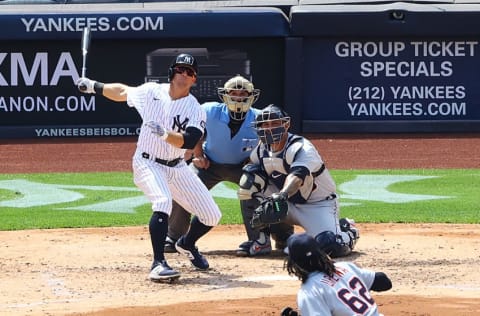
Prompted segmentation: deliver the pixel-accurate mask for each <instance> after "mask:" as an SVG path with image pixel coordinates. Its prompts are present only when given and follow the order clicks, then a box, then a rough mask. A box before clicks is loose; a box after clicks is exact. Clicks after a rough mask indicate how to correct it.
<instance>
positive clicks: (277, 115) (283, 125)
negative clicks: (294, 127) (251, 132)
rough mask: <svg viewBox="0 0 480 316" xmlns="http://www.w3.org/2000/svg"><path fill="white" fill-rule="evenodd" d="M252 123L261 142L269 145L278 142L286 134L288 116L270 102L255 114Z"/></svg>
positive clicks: (288, 121) (288, 125)
mask: <svg viewBox="0 0 480 316" xmlns="http://www.w3.org/2000/svg"><path fill="white" fill-rule="evenodd" d="M277 121H278V122H279V123H277ZM274 122H275V123H274ZM253 124H254V126H255V129H256V130H257V135H258V137H259V138H260V140H261V141H262V143H264V144H268V145H270V144H275V143H278V142H280V141H281V140H282V138H283V137H284V135H286V134H287V131H288V128H289V127H290V117H289V116H288V114H287V113H286V112H285V111H283V110H282V109H280V108H279V107H277V106H275V105H273V104H270V105H269V106H267V107H266V108H264V109H263V110H262V112H260V113H259V114H258V115H257V117H256V118H255V122H254V123H253ZM265 124H266V125H265Z"/></svg>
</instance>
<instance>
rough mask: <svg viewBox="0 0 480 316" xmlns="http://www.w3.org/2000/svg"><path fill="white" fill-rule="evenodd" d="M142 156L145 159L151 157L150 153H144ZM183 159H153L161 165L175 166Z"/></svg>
mask: <svg viewBox="0 0 480 316" xmlns="http://www.w3.org/2000/svg"><path fill="white" fill-rule="evenodd" d="M142 157H143V158H145V159H150V154H148V153H142ZM182 160H183V159H182V158H180V157H179V158H176V159H173V160H163V159H160V158H155V159H153V161H155V162H156V163H159V164H161V165H164V166H168V167H175V166H176V165H178V164H179V163H180V161H182Z"/></svg>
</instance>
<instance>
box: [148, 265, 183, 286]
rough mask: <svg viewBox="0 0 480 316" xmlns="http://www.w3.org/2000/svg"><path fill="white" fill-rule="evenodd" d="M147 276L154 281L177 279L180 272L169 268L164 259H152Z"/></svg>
mask: <svg viewBox="0 0 480 316" xmlns="http://www.w3.org/2000/svg"><path fill="white" fill-rule="evenodd" d="M148 277H149V278H150V280H152V281H154V282H160V281H168V280H172V279H178V278H179V277H180V272H178V271H176V270H173V269H172V268H170V266H169V265H168V264H167V261H165V260H162V261H154V262H153V264H152V269H151V270H150V274H149V275H148Z"/></svg>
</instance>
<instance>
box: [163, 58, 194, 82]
mask: <svg viewBox="0 0 480 316" xmlns="http://www.w3.org/2000/svg"><path fill="white" fill-rule="evenodd" d="M177 66H178V68H179V69H183V68H189V69H191V70H193V73H194V76H195V77H196V76H197V74H198V65H197V61H196V60H195V58H193V56H192V55H190V54H180V55H178V56H177V57H175V59H174V60H173V61H172V63H171V64H170V67H169V68H168V81H170V80H172V78H173V76H174V75H175V73H177V72H178V71H176V68H177ZM187 73H190V72H187Z"/></svg>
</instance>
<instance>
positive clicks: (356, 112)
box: [347, 102, 467, 117]
mask: <svg viewBox="0 0 480 316" xmlns="http://www.w3.org/2000/svg"><path fill="white" fill-rule="evenodd" d="M347 106H348V110H349V113H350V116H355V117H375V116H376V117H402V116H409V117H412V116H430V117H439V116H449V117H452V116H453V117H456V116H457V117H458V116H466V115H467V105H466V103H465V102H461V103H456V102H451V103H450V102H439V103H437V102H428V103H427V104H423V103H421V102H361V103H350V102H348V103H347Z"/></svg>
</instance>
